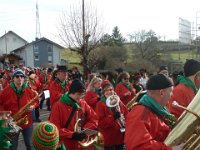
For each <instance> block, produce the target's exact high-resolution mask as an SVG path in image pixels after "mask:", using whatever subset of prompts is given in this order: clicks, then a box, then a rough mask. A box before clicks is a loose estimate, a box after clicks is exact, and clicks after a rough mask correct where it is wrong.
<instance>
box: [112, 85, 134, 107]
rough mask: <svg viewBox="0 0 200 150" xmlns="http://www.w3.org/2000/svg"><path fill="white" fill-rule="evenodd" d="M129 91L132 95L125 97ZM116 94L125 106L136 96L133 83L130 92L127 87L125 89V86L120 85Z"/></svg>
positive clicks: (116, 89)
mask: <svg viewBox="0 0 200 150" xmlns="http://www.w3.org/2000/svg"><path fill="white" fill-rule="evenodd" d="M128 91H130V92H131V95H127V96H125V95H124V94H125V93H127V92H128ZM115 92H116V93H117V95H118V96H119V97H120V99H121V101H122V102H123V103H124V104H125V105H126V104H127V103H128V102H129V101H130V100H131V99H132V98H133V97H134V96H135V95H136V90H135V89H134V88H133V85H132V84H131V83H130V90H129V89H128V88H127V87H125V85H123V84H121V83H118V84H117V86H116V88H115Z"/></svg>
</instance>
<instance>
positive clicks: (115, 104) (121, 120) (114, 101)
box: [106, 95, 125, 133]
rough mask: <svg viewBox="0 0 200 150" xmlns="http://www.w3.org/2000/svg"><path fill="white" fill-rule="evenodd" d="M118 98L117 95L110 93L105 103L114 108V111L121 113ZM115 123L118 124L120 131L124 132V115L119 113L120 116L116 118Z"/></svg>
mask: <svg viewBox="0 0 200 150" xmlns="http://www.w3.org/2000/svg"><path fill="white" fill-rule="evenodd" d="M119 102H120V98H119V96H117V95H111V96H109V97H108V98H107V99H106V105H107V106H108V107H110V108H115V109H116V111H118V112H120V113H121V110H120V106H119ZM117 123H118V124H119V126H120V131H121V132H122V133H124V132H125V118H124V115H123V114H122V113H121V115H120V118H119V119H117Z"/></svg>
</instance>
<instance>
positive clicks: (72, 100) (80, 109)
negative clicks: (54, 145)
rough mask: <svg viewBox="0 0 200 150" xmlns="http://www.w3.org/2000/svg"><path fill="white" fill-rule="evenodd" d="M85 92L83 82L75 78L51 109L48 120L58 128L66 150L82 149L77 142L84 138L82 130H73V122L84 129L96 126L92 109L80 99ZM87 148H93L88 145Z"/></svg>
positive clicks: (96, 121)
mask: <svg viewBox="0 0 200 150" xmlns="http://www.w3.org/2000/svg"><path fill="white" fill-rule="evenodd" d="M84 94H85V86H84V84H83V83H82V82H81V81H80V80H78V79H75V80H74V81H73V82H72V84H71V85H70V87H69V91H68V92H66V93H65V94H63V95H62V97H61V98H60V100H59V101H58V102H56V103H55V104H54V105H53V107H52V110H51V114H50V117H49V120H50V122H52V123H53V124H55V125H56V126H57V128H58V130H59V134H60V142H64V144H65V147H66V149H67V150H78V149H82V148H81V146H80V145H79V144H78V142H80V141H82V140H83V139H86V134H85V133H84V132H80V131H75V128H74V127H75V124H76V123H77V121H78V120H79V119H81V121H80V122H79V124H78V126H79V127H80V128H81V129H82V130H84V129H96V128H97V123H98V120H97V116H96V113H95V112H94V110H93V109H92V108H91V107H90V106H89V105H88V104H87V103H86V102H85V100H83V99H82V97H83V96H84ZM87 149H93V147H89V148H87Z"/></svg>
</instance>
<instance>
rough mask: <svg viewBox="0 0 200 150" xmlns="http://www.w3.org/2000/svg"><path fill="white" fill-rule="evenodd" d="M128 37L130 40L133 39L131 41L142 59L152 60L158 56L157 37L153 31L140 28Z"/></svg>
mask: <svg viewBox="0 0 200 150" xmlns="http://www.w3.org/2000/svg"><path fill="white" fill-rule="evenodd" d="M129 37H130V39H132V40H133V39H134V40H133V43H134V44H135V46H136V50H137V51H138V52H139V56H140V57H141V58H142V59H147V60H154V59H157V58H158V57H159V56H158V53H159V37H157V36H156V34H155V32H154V31H152V30H149V31H145V30H142V31H139V32H135V33H134V34H132V35H129ZM132 40H131V41H132Z"/></svg>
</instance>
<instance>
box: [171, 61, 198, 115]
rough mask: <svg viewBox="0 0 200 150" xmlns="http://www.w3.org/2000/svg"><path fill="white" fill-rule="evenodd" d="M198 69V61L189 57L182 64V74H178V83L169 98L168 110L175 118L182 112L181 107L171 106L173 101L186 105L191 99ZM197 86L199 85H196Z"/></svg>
mask: <svg viewBox="0 0 200 150" xmlns="http://www.w3.org/2000/svg"><path fill="white" fill-rule="evenodd" d="M198 71H200V62H198V61H196V60H194V59H190V60H187V61H186V63H185V65H184V76H180V75H179V76H178V82H179V83H178V85H177V86H176V87H175V88H174V90H173V96H172V97H171V99H170V100H169V105H168V107H169V111H170V112H171V113H172V114H174V115H175V116H176V117H177V118H178V117H180V115H181V114H182V113H183V111H184V110H183V109H181V108H178V107H173V106H172V103H173V101H176V102H177V103H179V104H180V105H182V106H184V107H187V106H188V105H189V104H190V102H191V101H192V100H193V98H194V96H195V95H196V93H197V87H196V85H195V83H196V73H197V72H198ZM197 86H199V85H197Z"/></svg>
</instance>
